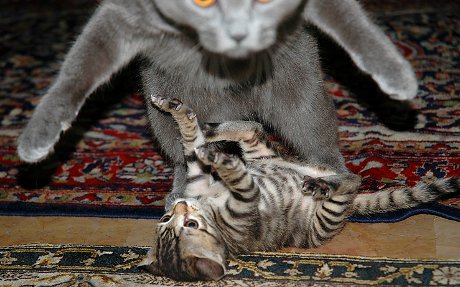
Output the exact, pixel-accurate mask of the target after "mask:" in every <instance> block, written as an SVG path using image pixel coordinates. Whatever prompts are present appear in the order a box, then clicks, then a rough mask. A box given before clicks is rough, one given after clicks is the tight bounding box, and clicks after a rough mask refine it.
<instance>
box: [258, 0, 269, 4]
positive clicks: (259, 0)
mask: <svg viewBox="0 0 460 287" xmlns="http://www.w3.org/2000/svg"><path fill="white" fill-rule="evenodd" d="M257 2H260V3H268V2H272V0H257Z"/></svg>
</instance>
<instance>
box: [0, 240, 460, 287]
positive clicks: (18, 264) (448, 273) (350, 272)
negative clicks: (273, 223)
mask: <svg viewBox="0 0 460 287" xmlns="http://www.w3.org/2000/svg"><path fill="white" fill-rule="evenodd" d="M147 250H148V249H147V248H145V247H110V246H70V245H69V246H52V245H28V246H13V247H4V248H0V286H12V287H13V286H15V287H16V286H23V287H25V286H42V287H48V286H49V287H50V286H62V287H64V286H94V287H96V286H97V287H102V286H159V285H161V286H408V285H410V286H458V285H459V284H460V263H459V262H458V261H456V262H455V261H428V260H426V261H422V260H408V259H405V260H402V259H398V260H396V259H385V258H364V257H346V256H330V255H328V256H324V255H314V254H284V253H255V254H252V255H245V256H240V257H238V258H237V259H235V260H232V261H229V262H228V266H229V267H228V270H227V276H226V277H225V278H224V279H223V280H221V281H219V282H214V283H210V282H196V283H190V282H187V283H181V282H175V281H172V280H169V279H167V278H164V277H159V276H153V275H150V274H148V273H144V272H143V271H141V270H139V269H138V268H137V267H136V266H137V265H138V264H139V262H140V261H141V260H142V258H143V256H144V255H145V254H146V252H147Z"/></svg>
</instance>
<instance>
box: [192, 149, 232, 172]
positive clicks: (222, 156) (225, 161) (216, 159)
mask: <svg viewBox="0 0 460 287" xmlns="http://www.w3.org/2000/svg"><path fill="white" fill-rule="evenodd" d="M195 154H196V156H197V157H198V159H199V160H200V161H201V162H203V163H204V164H205V165H210V166H214V167H216V166H223V167H225V168H227V169H232V168H235V167H236V166H237V165H238V157H237V156H234V155H229V154H226V153H222V152H218V151H217V150H216V149H214V148H209V147H207V146H206V145H204V146H200V147H198V148H196V149H195Z"/></svg>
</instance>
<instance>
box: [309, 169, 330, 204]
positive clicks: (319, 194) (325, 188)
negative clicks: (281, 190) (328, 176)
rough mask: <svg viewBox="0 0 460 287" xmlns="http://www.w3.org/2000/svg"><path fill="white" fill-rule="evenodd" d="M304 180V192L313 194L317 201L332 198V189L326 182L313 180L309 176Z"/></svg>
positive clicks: (317, 179) (318, 179)
mask: <svg viewBox="0 0 460 287" xmlns="http://www.w3.org/2000/svg"><path fill="white" fill-rule="evenodd" d="M303 180H304V181H303V185H302V191H303V192H304V193H305V194H311V196H312V197H313V198H314V199H316V200H321V199H328V198H330V197H331V194H332V190H331V187H330V186H329V183H327V182H326V181H325V180H323V179H321V178H313V177H310V176H308V175H307V176H305V177H304V178H303Z"/></svg>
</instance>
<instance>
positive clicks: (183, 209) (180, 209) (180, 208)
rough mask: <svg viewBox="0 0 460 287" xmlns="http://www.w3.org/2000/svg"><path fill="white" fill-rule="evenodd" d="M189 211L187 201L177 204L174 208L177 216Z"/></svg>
mask: <svg viewBox="0 0 460 287" xmlns="http://www.w3.org/2000/svg"><path fill="white" fill-rule="evenodd" d="M187 211H188V206H187V202H185V201H179V202H178V203H176V205H175V206H174V213H175V214H176V213H177V214H184V213H186V212H187Z"/></svg>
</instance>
